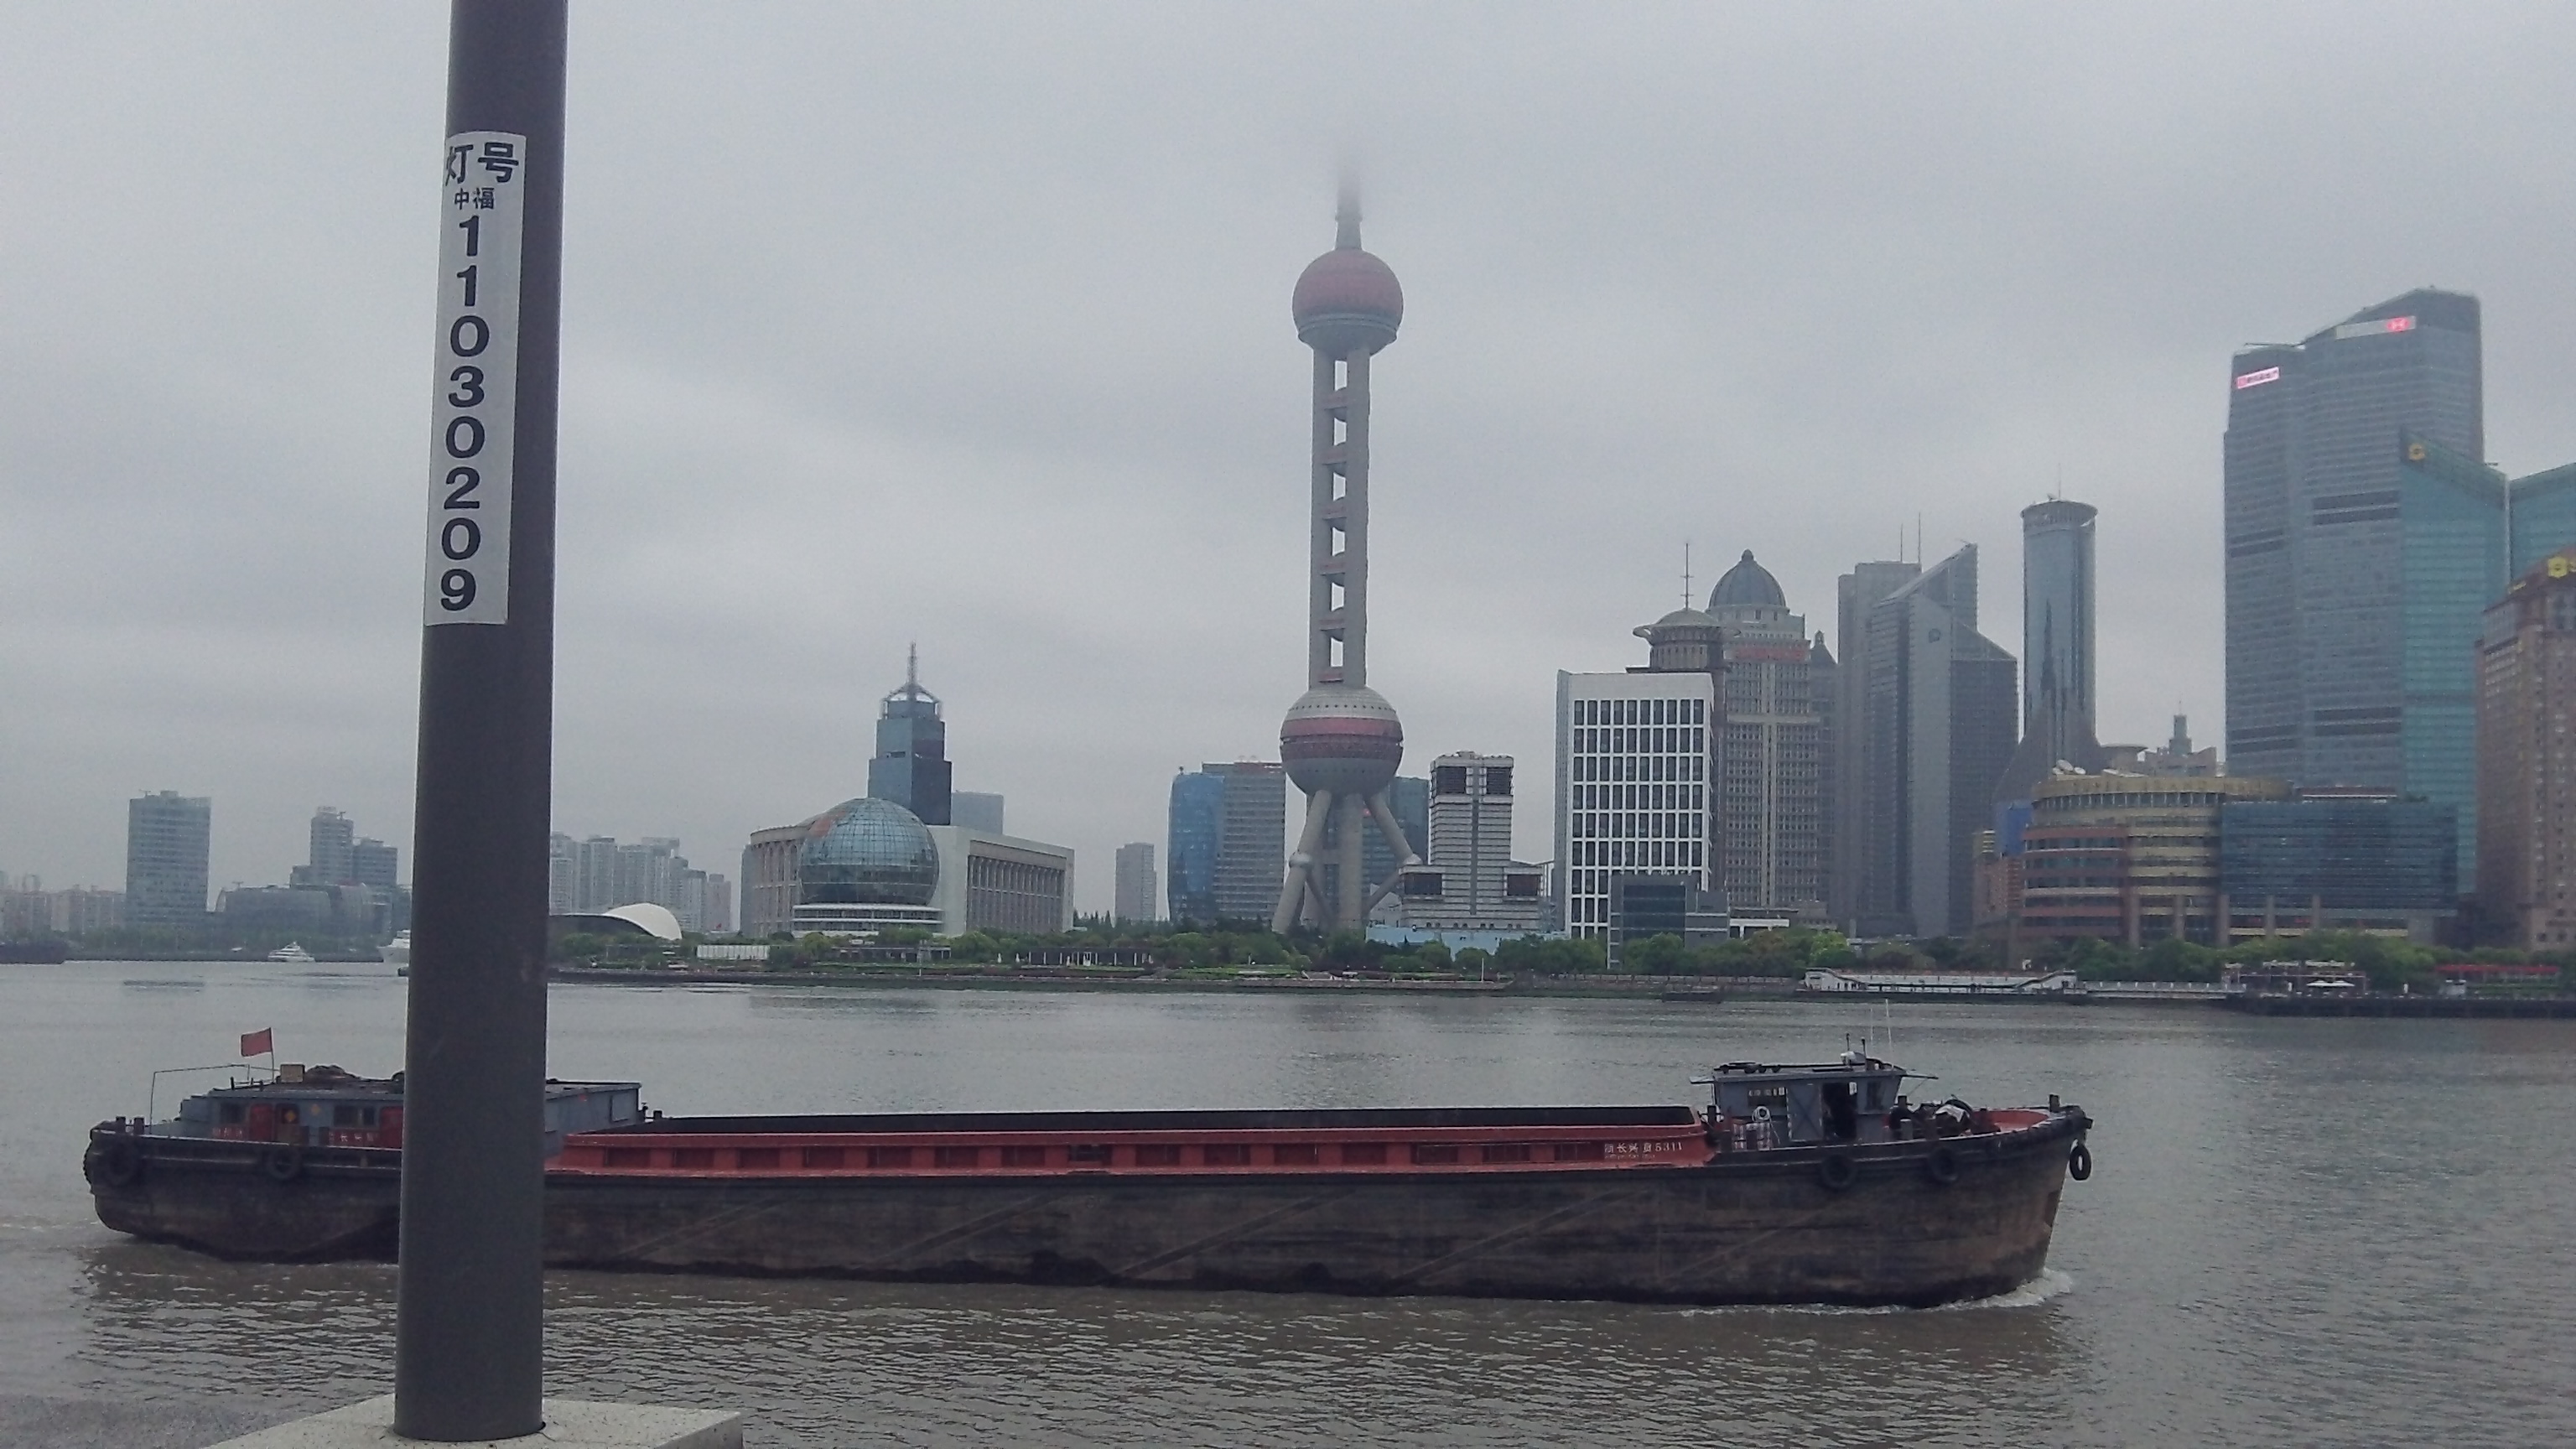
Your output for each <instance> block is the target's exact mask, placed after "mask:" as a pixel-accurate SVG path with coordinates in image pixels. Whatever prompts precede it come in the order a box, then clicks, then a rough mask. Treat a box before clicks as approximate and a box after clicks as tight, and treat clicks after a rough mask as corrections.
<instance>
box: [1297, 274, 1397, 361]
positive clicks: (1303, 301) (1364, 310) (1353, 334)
mask: <svg viewBox="0 0 2576 1449" xmlns="http://www.w3.org/2000/svg"><path fill="white" fill-rule="evenodd" d="M1289 306H1290V309H1291V310H1292V311H1293V312H1294V313H1295V315H1296V318H1297V340H1298V341H1300V342H1303V343H1305V344H1306V345H1307V346H1309V347H1312V348H1314V349H1315V350H1316V351H1318V352H1326V353H1330V354H1332V355H1333V356H1335V357H1348V356H1350V355H1351V354H1352V353H1354V352H1372V353H1373V352H1376V351H1377V350H1378V349H1379V348H1382V347H1384V346H1386V345H1387V344H1388V343H1390V342H1393V341H1394V340H1395V329H1396V326H1397V324H1399V323H1401V322H1402V321H1403V320H1404V288H1402V287H1400V286H1398V285H1396V280H1395V269H1394V268H1392V267H1389V266H1388V265H1387V264H1386V263H1384V262H1382V261H1379V260H1378V259H1377V258H1376V257H1375V256H1373V255H1371V254H1369V253H1367V252H1364V251H1361V250H1360V249H1359V248H1358V247H1335V248H1334V249H1333V250H1331V251H1328V252H1326V253H1324V254H1323V255H1322V256H1320V257H1317V258H1315V259H1314V260H1313V261H1311V262H1309V263H1307V264H1306V270H1305V272H1304V273H1303V274H1301V275H1300V276H1299V277H1298V278H1297V292H1296V296H1295V298H1294V299H1293V300H1292V301H1291V302H1290V304H1289Z"/></svg>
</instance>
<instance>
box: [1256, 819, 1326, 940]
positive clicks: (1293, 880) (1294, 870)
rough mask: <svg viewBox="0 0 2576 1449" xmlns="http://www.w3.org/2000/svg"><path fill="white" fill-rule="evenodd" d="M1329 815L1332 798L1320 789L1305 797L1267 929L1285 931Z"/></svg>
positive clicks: (1301, 900) (1301, 898)
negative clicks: (1293, 846) (1303, 814)
mask: <svg viewBox="0 0 2576 1449" xmlns="http://www.w3.org/2000/svg"><path fill="white" fill-rule="evenodd" d="M1332 814H1333V797H1332V796H1331V795H1329V794H1327V793H1325V792H1323V791H1321V790H1318V791H1316V792H1315V793H1314V794H1312V795H1309V796H1307V797H1306V824H1305V827H1304V828H1303V829H1301V830H1299V831H1298V832H1297V849H1296V851H1295V852H1294V853H1293V854H1291V855H1290V856H1289V857H1288V875H1287V878H1286V879H1284V880H1282V881H1281V882H1280V883H1279V904H1278V906H1277V907H1276V908H1275V909H1273V910H1272V911H1271V913H1270V929H1271V930H1273V931H1275V932H1277V933H1278V934H1280V935H1283V936H1284V935H1286V934H1288V931H1289V929H1290V928H1291V927H1293V926H1295V925H1296V924H1297V914H1298V909H1299V908H1300V907H1302V906H1303V905H1305V904H1306V892H1307V890H1308V888H1309V887H1310V885H1311V884H1312V882H1313V879H1314V874H1315V847H1316V846H1318V845H1320V844H1322V843H1323V839H1324V822H1325V821H1327V820H1330V819H1331V818H1332Z"/></svg>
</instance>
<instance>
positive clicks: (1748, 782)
mask: <svg viewBox="0 0 2576 1449" xmlns="http://www.w3.org/2000/svg"><path fill="white" fill-rule="evenodd" d="M1708 613H1709V617H1710V618H1712V619H1715V620H1716V621H1717V622H1718V623H1719V624H1721V625H1723V626H1725V629H1726V655H1725V658H1726V689H1725V704H1726V709H1725V722H1724V723H1723V725H1721V726H1720V734H1719V742H1718V750H1717V756H1718V774H1719V777H1720V779H1721V780H1722V782H1723V784H1722V786H1721V788H1720V791H1719V795H1718V804H1717V819H1718V832H1719V840H1720V849H1719V851H1718V859H1719V862H1720V874H1719V879H1720V881H1721V882H1722V883H1723V884H1724V886H1725V891H1726V903H1727V908H1728V909H1729V910H1730V911H1732V912H1734V913H1735V914H1736V915H1739V916H1760V917H1769V918H1772V919H1779V918H1784V917H1789V918H1795V917H1806V918H1809V919H1811V920H1821V919H1823V918H1824V916H1825V850H1826V842H1827V840H1828V839H1829V838H1830V830H1831V823H1830V821H1829V820H1828V819H1827V818H1826V809H1827V805H1828V802H1829V801H1830V799H1831V796H1832V789H1831V785H1832V777H1831V774H1830V761H1829V760H1828V759H1827V754H1826V752H1827V748H1828V744H1829V737H1830V733H1831V731H1830V728H1829V726H1830V722H1831V719H1832V714H1833V695H1832V683H1833V664H1834V659H1833V655H1832V654H1830V653H1828V652H1826V649H1825V646H1824V640H1823V638H1822V636H1819V637H1818V638H1816V639H1815V640H1814V641H1812V642H1810V641H1809V639H1808V638H1807V621H1806V620H1805V619H1804V618H1802V617H1800V616H1798V615H1796V614H1792V613H1790V612H1789V601H1788V597H1787V596H1786V595H1785V594H1783V593H1782V592H1781V591H1780V581H1779V580H1778V579H1775V578H1773V577H1772V576H1771V571H1770V570H1768V569H1766V568H1764V567H1762V565H1760V564H1758V563H1756V562H1754V561H1753V551H1752V550H1751V549H1746V550H1745V551H1744V557H1743V558H1741V559H1739V560H1737V561H1736V564H1735V566H1734V567H1733V568H1730V569H1728V570H1727V571H1726V573H1725V574H1724V575H1723V576H1722V577H1720V578H1719V579H1718V581H1717V587H1716V588H1715V589H1714V590H1712V591H1710V593H1709V596H1708Z"/></svg>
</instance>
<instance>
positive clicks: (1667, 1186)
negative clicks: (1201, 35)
mask: <svg viewBox="0 0 2576 1449" xmlns="http://www.w3.org/2000/svg"><path fill="white" fill-rule="evenodd" d="M299 1076H300V1077H301V1078H303V1080H300V1081H299V1080H293V1078H295V1077H299ZM1699 1080H1700V1081H1702V1082H1703V1083H1705V1084H1706V1085H1707V1086H1708V1087H1709V1088H1710V1100H1709V1105H1708V1106H1707V1107H1706V1108H1705V1109H1694V1108H1691V1107H1687V1106H1678V1105H1676V1106H1646V1107H1455V1108H1363V1109H1344V1110H1325V1111H1153V1112H1015V1113H920V1114H873V1115H830V1116H771V1117H691V1118H680V1117H663V1116H661V1115H659V1114H657V1113H649V1112H647V1111H645V1110H644V1108H643V1106H642V1102H641V1089H640V1087H638V1085H637V1084H635V1083H631V1082H558V1083H550V1084H549V1085H548V1088H547V1101H546V1131H547V1146H548V1167H547V1171H546V1257H547V1261H548V1262H549V1263H550V1264H551V1265H554V1266H558V1267H580V1268H601V1269H621V1270H652V1271H669V1272H706V1273H725V1274H751V1275H777V1276H803V1277H847V1278H863V1279H880V1280H914V1281H947V1282H1024V1283H1070V1284H1096V1285H1119V1286H1177V1287H1192V1288H1239V1289H1266V1290H1276V1291H1296V1292H1330V1293H1352V1294H1397V1293H1425V1294H1456V1295H1466V1296H1478V1297H1518V1298H1598V1299H1619V1300H1633V1301H1649V1302H1672V1303H1694V1304H1737V1303H1842V1304H1866V1305H1912V1306H1930V1305H1935V1304H1940V1303H1948V1302H1956V1301H1960V1300H1964V1299H1974V1298H1981V1297H1989V1296H1993V1295H1995V1294H1999V1293H2004V1292H2008V1291H2010V1290H2012V1289H2014V1288H2018V1287H2020V1286H2022V1285H2024V1284H2026V1283H2028V1282H2030V1281H2031V1280H2032V1279H2033V1278H2035V1277H2037V1276H2038V1275H2039V1272H2040V1270H2041V1268H2042V1267H2043V1266H2044V1264H2045V1263H2046V1260H2047V1255H2048V1244H2049V1236H2050V1232H2051V1230H2052V1228H2053V1225H2054V1223H2055V1220H2056V1213H2057V1206H2058V1199H2059V1195H2060V1193H2061V1192H2062V1191H2063V1188H2064V1184H2065V1182H2066V1180H2067V1178H2068V1177H2069V1176H2070V1175H2072V1176H2074V1177H2076V1178H2077V1179H2081V1178H2083V1177H2085V1176H2087V1175H2089V1173H2090V1171H2091V1161H2092V1159H2091V1154H2090V1152H2089V1150H2088V1149H2087V1148H2086V1146H2085V1134H2086V1132H2087V1130H2088V1129H2089V1128H2090V1127H2091V1126H2092V1123H2091V1120H2090V1119H2089V1118H2088V1117H2086V1115H2085V1114H2084V1112H2083V1111H2082V1109H2080V1108H2077V1107H2074V1106H2069V1105H2061V1104H2059V1103H2058V1102H2056V1101H2055V1100H2054V1099H2052V1100H2051V1102H2050V1103H2049V1105H2048V1106H2046V1107H2044V1108H2039V1107H2034V1108H2022V1109H2002V1110H1991V1111H1990V1110H1985V1109H1978V1108H1971V1107H1970V1106H1968V1104H1966V1103H1964V1102H1960V1101H1957V1100H1955V1099H1954V1100H1952V1101H1950V1102H1946V1103H1941V1104H1937V1105H1934V1104H1927V1105H1925V1106H1923V1107H1920V1108H1917V1107H1914V1106H1912V1105H1910V1104H1908V1103H1906V1101H1905V1099H1904V1097H1903V1096H1902V1094H1901V1093H1902V1088H1903V1085H1904V1080H1905V1073H1904V1072H1903V1071H1902V1070H1901V1069H1900V1068H1898V1067H1895V1066H1893V1065H1890V1064H1889V1063H1886V1062H1883V1061H1879V1060H1876V1059H1874V1058H1870V1057H1868V1056H1866V1055H1863V1054H1860V1053H1846V1054H1845V1055H1844V1057H1843V1058H1842V1059H1841V1060H1840V1061H1836V1062H1829V1063H1819V1064H1806V1065H1787V1066H1779V1065H1768V1064H1760V1063H1749V1062H1745V1063H1733V1064H1730V1065H1727V1066H1723V1067H1719V1068H1716V1069H1715V1070H1713V1071H1712V1072H1710V1073H1709V1075H1708V1076H1707V1077H1705V1078H1701V1079H1699ZM401 1136H402V1106H401V1085H400V1081H399V1079H394V1080H391V1081H385V1080H374V1079H362V1078H356V1077H351V1076H347V1075H346V1074H340V1073H335V1072H331V1071H329V1070H328V1069H317V1071H314V1072H302V1073H298V1072H293V1071H283V1072H281V1079H280V1080H277V1081H273V1082H262V1083H244V1084H237V1085H234V1086H229V1087H224V1088H219V1089H216V1090H214V1091H212V1092H208V1093H206V1094H204V1095H202V1096H198V1097H193V1098H190V1099H189V1100H188V1101H187V1102H186V1103H185V1104H183V1106H182V1108H181V1111H180V1115H179V1117H178V1118H177V1119H175V1120H173V1121H168V1122H155V1123H148V1124H147V1123H145V1122H142V1121H140V1120H126V1119H119V1120H117V1121H114V1122H105V1123H101V1124H99V1125H98V1126H97V1127H96V1128H94V1129H93V1130H92V1132H91V1134H90V1143H89V1148H88V1151H87V1153H86V1154H85V1157H84V1161H83V1168H84V1171H85V1173H86V1175H87V1176H88V1179H89V1181H90V1184H91V1188H92V1194H93V1198H94V1200H95V1203H96V1206H97V1211H98V1215H99V1220H100V1221H101V1222H103V1223H105V1224H106V1225H107V1226H108V1227H110V1228H113V1229H116V1230H117V1231H120V1232H125V1233H130V1234H133V1235H135V1236H138V1237H143V1238H151V1239H157V1240H161V1241H167V1242H173V1243H179V1244H183V1245H185V1246H188V1247H191V1248H195V1249H198V1250H201V1251H204V1252H209V1253H214V1254H218V1255H221V1256H226V1257H235V1258H251V1259H268V1260H305V1261H309V1260H318V1259H332V1258H390V1257H391V1256H392V1255H393V1251H394V1246H395V1240H396V1232H395V1221H396V1218H395V1214H396V1210H397V1206H398V1199H399V1186H400V1174H401V1162H402V1151H401Z"/></svg>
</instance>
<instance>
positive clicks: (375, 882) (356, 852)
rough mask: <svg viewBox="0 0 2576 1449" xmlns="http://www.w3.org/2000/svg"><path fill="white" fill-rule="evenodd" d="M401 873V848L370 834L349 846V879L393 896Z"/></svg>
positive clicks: (387, 896) (388, 897)
mask: <svg viewBox="0 0 2576 1449" xmlns="http://www.w3.org/2000/svg"><path fill="white" fill-rule="evenodd" d="M401 875H402V850H401V848H400V847H397V846H391V845H387V844H385V843H384V842H383V841H381V840H377V839H375V838H373V837H372V836H370V837H368V838H366V839H363V840H359V841H357V842H356V843H354V844H352V845H351V846H350V847H349V879H351V880H353V881H356V882H357V883H358V884H360V885H362V886H365V887H367V888H368V889H369V890H374V891H381V892H383V893H384V895H385V898H386V899H388V900H390V899H392V898H393V894H394V891H395V890H396V889H398V888H399V885H400V879H401Z"/></svg>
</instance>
